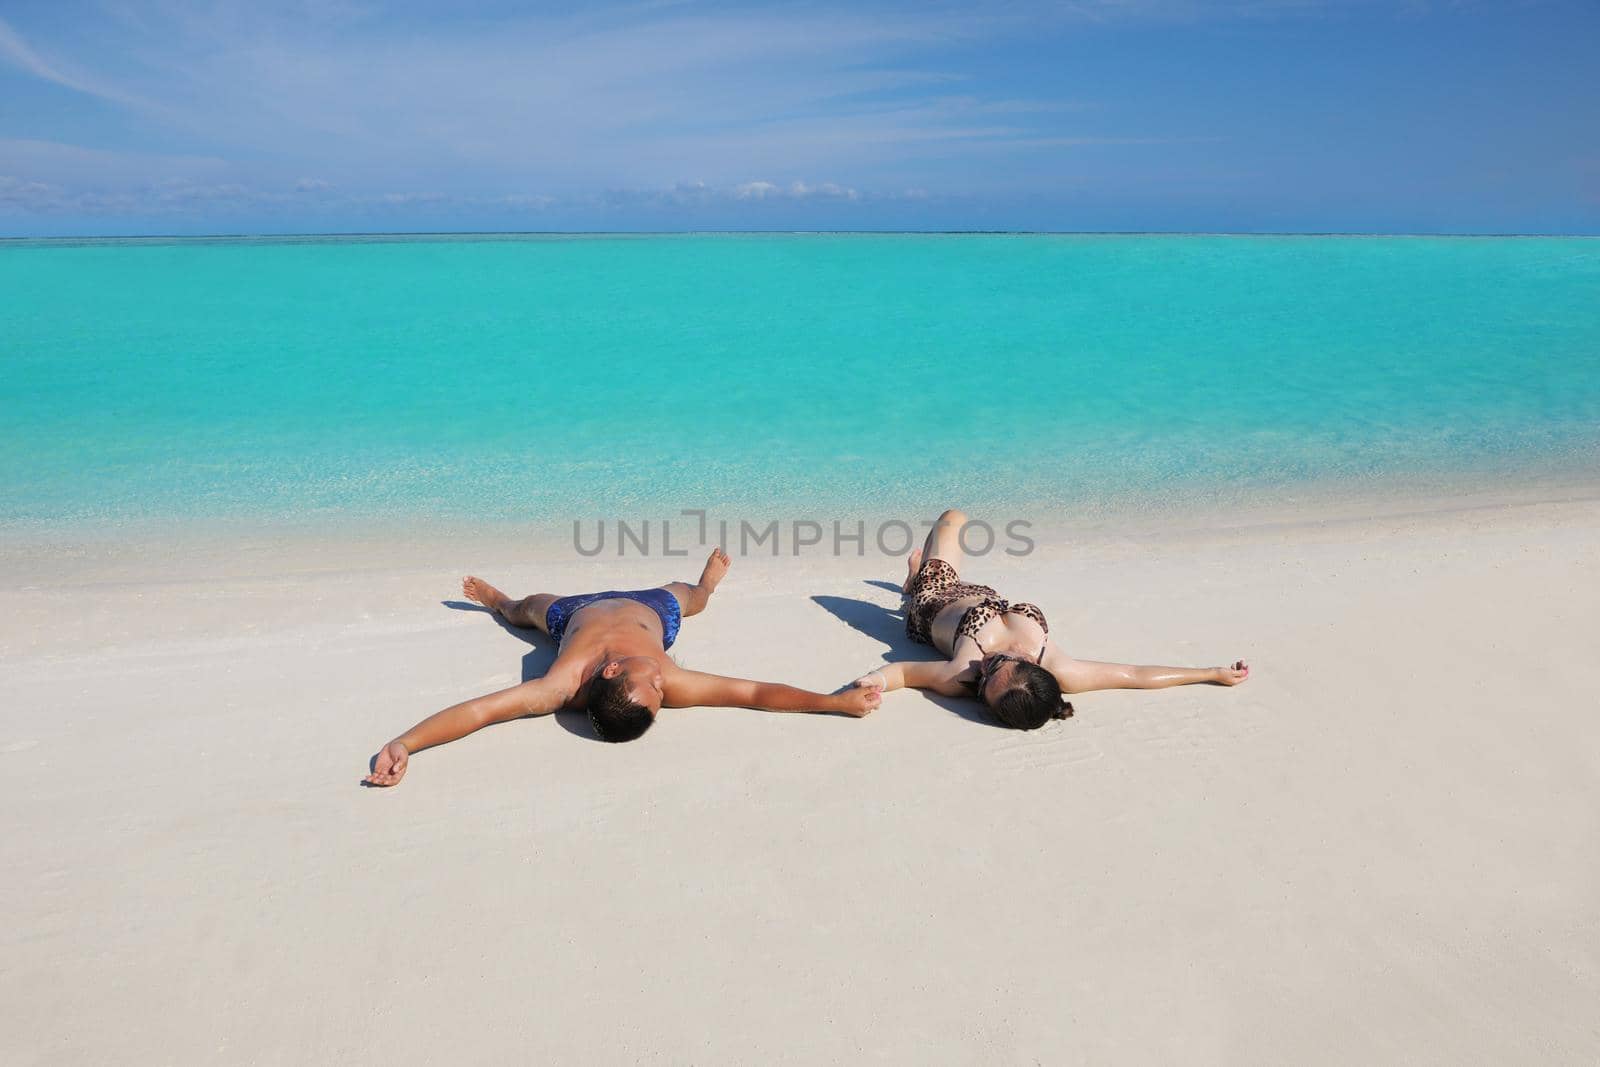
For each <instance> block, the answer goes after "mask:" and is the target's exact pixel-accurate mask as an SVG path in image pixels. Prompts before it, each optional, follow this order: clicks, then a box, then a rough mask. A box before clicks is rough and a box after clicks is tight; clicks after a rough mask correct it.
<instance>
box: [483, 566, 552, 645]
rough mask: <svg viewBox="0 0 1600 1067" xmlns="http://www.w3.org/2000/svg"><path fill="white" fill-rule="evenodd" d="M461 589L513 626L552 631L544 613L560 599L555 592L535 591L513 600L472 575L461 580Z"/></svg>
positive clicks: (546, 631)
mask: <svg viewBox="0 0 1600 1067" xmlns="http://www.w3.org/2000/svg"><path fill="white" fill-rule="evenodd" d="M461 591H462V592H463V593H465V594H466V595H467V596H468V597H469V598H470V599H472V600H476V601H477V602H478V603H480V604H482V605H483V606H484V607H486V608H488V609H489V610H490V611H494V612H498V613H499V614H500V617H501V618H503V619H505V620H506V622H509V623H510V624H511V625H512V626H529V627H537V628H538V629H540V630H544V632H545V633H549V632H550V631H549V629H547V628H546V627H545V624H544V614H545V612H546V611H547V610H548V609H549V607H550V605H551V604H552V603H554V602H555V601H556V600H557V599H558V598H557V596H556V595H555V594H554V593H534V594H533V595H532V596H525V597H523V598H522V599H521V600H513V599H511V598H510V597H508V596H506V595H505V594H504V593H502V592H501V591H500V590H498V589H496V588H495V587H494V586H492V585H490V584H489V583H488V582H486V581H484V580H483V579H482V578H474V577H472V576H471V575H468V576H467V577H466V578H463V579H462V580H461Z"/></svg>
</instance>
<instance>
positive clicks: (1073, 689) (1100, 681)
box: [1044, 650, 1250, 693]
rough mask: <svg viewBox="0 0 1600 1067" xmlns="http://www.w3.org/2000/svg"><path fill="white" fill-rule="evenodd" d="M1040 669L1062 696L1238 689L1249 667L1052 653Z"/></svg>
mask: <svg viewBox="0 0 1600 1067" xmlns="http://www.w3.org/2000/svg"><path fill="white" fill-rule="evenodd" d="M1052 652H1055V650H1052ZM1044 667H1045V669H1046V670H1048V671H1049V672H1050V673H1051V674H1053V675H1055V676H1056V681H1057V682H1059V683H1060V684H1061V691H1062V692H1063V693H1088V692H1091V691H1093V690H1096V689H1168V688H1171V687H1172V686H1175V685H1238V684H1239V683H1240V682H1243V681H1245V680H1246V679H1248V678H1249V677H1250V667H1249V665H1247V664H1246V663H1245V661H1244V660H1238V661H1237V662H1235V663H1234V664H1233V666H1231V667H1157V666H1140V665H1138V664H1134V663H1096V662H1095V661H1093V660H1087V659H1073V658H1072V657H1071V656H1068V655H1066V654H1065V653H1061V652H1055V654H1054V655H1050V654H1047V655H1046V656H1045V658H1044Z"/></svg>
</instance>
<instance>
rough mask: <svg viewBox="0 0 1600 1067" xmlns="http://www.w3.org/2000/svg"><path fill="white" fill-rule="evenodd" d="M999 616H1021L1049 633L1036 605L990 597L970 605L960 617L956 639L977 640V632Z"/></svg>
mask: <svg viewBox="0 0 1600 1067" xmlns="http://www.w3.org/2000/svg"><path fill="white" fill-rule="evenodd" d="M1001 615H1021V616H1024V617H1025V618H1029V619H1032V620H1033V621H1034V622H1036V623H1038V624H1039V629H1041V630H1043V631H1044V632H1045V633H1046V634H1048V633H1049V632H1050V624H1049V623H1048V622H1046V621H1045V618H1044V612H1043V611H1040V610H1039V606H1038V605H1037V604H1013V603H1011V602H1010V601H1008V600H1006V599H1005V598H1004V597H1000V596H991V597H985V598H984V599H983V600H980V601H978V603H976V604H974V605H972V607H970V608H968V609H967V613H966V614H965V615H963V616H961V625H960V626H957V627H956V637H957V639H960V638H962V637H970V638H972V639H973V640H974V641H976V640H977V639H978V631H979V630H981V629H983V628H984V626H985V625H987V624H988V623H989V622H990V621H991V620H993V619H997V618H999V617H1000V616H1001Z"/></svg>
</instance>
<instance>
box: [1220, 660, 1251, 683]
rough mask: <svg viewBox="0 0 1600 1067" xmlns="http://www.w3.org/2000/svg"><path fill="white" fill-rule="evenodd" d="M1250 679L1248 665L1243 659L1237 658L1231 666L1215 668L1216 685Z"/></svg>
mask: <svg viewBox="0 0 1600 1067" xmlns="http://www.w3.org/2000/svg"><path fill="white" fill-rule="evenodd" d="M1249 680H1250V665H1249V664H1248V663H1246V662H1245V661H1244V660H1239V661H1238V662H1237V663H1235V664H1234V665H1233V666H1231V667H1218V668H1217V684H1218V685H1238V684H1239V683H1241V682H1247V681H1249Z"/></svg>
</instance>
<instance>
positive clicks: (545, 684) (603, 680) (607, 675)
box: [366, 548, 881, 785]
mask: <svg viewBox="0 0 1600 1067" xmlns="http://www.w3.org/2000/svg"><path fill="white" fill-rule="evenodd" d="M729 563H730V560H729V558H728V554H727V553H726V552H724V551H722V549H720V548H717V549H713V550H712V552H711V556H710V558H709V559H707V560H706V566H705V570H704V571H702V572H701V574H700V580H699V581H698V582H696V583H695V584H694V585H689V584H687V583H685V582H670V583H668V584H667V585H664V586H661V587H659V588H656V589H640V590H635V591H632V592H620V591H612V592H607V593H584V594H582V595H580V596H567V597H557V596H555V595H553V594H551V593H535V594H533V595H532V596H527V597H523V598H522V599H521V600H513V599H511V598H510V597H508V596H506V595H505V594H504V593H502V592H500V590H498V589H496V588H495V587H494V586H492V585H490V584H489V583H488V582H486V581H484V580H483V579H481V578H472V577H468V578H466V579H465V580H464V581H463V582H462V583H461V591H462V592H463V593H465V594H466V595H467V596H469V597H471V598H472V599H473V600H475V601H477V602H478V603H480V604H482V605H483V606H484V607H486V608H488V609H489V610H491V611H495V612H498V613H499V614H500V617H501V618H503V619H505V620H506V622H508V623H510V624H511V625H513V626H537V627H538V628H539V629H541V630H543V631H544V632H545V633H547V634H549V635H550V636H551V637H553V638H555V639H556V641H557V642H558V644H559V645H560V649H561V651H560V652H559V653H558V654H557V656H556V661H555V662H554V663H552V664H551V665H550V669H549V670H548V671H547V672H545V675H544V677H543V678H536V679H534V680H533V681H531V682H524V683H522V684H521V685H516V686H512V687H511V688H510V689H502V690H501V691H500V692H498V693H490V694H489V695H488V696H481V697H478V698H476V699H474V700H468V701H466V702H465V703H462V704H457V705H455V706H454V707H449V708H445V709H444V710H443V711H441V712H439V713H438V714H436V715H430V716H429V717H428V718H426V719H423V720H422V721H421V722H419V723H417V725H415V726H413V727H412V728H411V729H410V730H407V731H406V732H405V733H403V734H401V735H400V736H399V737H397V738H395V739H394V740H393V741H390V742H389V743H388V744H387V745H385V746H383V751H381V752H379V753H378V755H377V757H376V758H375V759H374V760H373V764H372V773H371V774H369V775H367V778H366V781H367V782H368V784H370V785H394V784H396V783H397V782H399V781H400V779H401V778H403V777H404V776H405V773H406V765H407V763H408V762H409V761H410V757H411V753H413V752H416V751H418V750H419V749H424V748H431V747H432V746H434V745H442V744H444V743H445V742H447V741H454V740H455V739H456V738H458V737H465V736H466V735H467V734H470V733H472V732H473V731H474V730H478V729H481V728H482V727H485V726H488V725H489V724H490V723H493V722H505V721H506V720H508V719H517V718H521V717H522V716H524V715H547V714H549V713H550V712H552V711H556V710H557V709H559V708H563V707H567V706H569V705H570V706H572V707H581V708H585V709H587V711H588V712H589V720H590V721H591V722H592V723H593V724H594V729H595V733H597V734H599V735H600V737H601V738H602V739H604V740H606V741H631V740H633V739H634V738H636V737H638V736H639V735H640V734H642V733H644V732H645V731H646V730H647V729H649V728H650V725H651V724H652V723H653V722H655V717H656V712H657V711H658V710H659V709H660V708H662V707H669V708H689V707H696V706H700V705H711V706H718V707H746V708H756V709H759V710H762V711H814V712H833V713H837V714H841V715H852V716H855V717H857V718H859V717H860V716H862V715H865V714H867V713H868V712H869V711H871V710H872V709H873V708H875V707H877V706H878V702H879V700H880V699H881V698H880V696H879V694H878V691H877V690H875V689H864V688H854V689H847V690H846V691H845V692H843V693H837V694H834V695H831V696H830V695H824V694H822V693H812V692H809V691H807V690H805V689H796V688H794V687H793V686H788V685H780V684H778V683H776V682H747V681H742V680H741V679H738V678H724V677H722V676H721V675H717V674H701V673H699V672H698V671H686V670H684V669H683V668H682V667H680V666H678V665H677V664H676V663H674V662H672V660H671V659H670V658H669V657H668V656H667V649H669V648H671V647H672V642H673V641H674V640H675V639H676V638H677V636H678V625H679V623H680V622H681V621H682V620H683V619H685V618H688V617H689V616H691V615H698V614H700V613H701V612H702V611H704V610H705V607H706V602H707V601H708V600H710V599H711V594H712V593H713V592H715V591H716V588H717V583H719V582H721V581H722V578H723V576H724V575H726V574H727V573H728V565H729Z"/></svg>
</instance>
